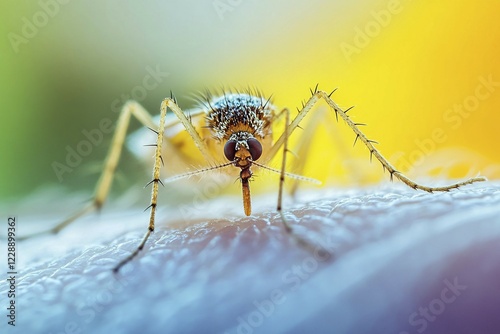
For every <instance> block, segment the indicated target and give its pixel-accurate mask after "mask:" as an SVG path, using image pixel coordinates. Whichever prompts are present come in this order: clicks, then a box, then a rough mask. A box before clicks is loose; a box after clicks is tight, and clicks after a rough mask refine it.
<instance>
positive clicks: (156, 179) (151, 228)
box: [113, 98, 176, 272]
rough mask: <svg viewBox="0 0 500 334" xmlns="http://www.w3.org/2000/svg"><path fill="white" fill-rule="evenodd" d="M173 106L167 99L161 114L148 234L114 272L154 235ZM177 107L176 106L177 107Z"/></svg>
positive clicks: (162, 106)
mask: <svg viewBox="0 0 500 334" xmlns="http://www.w3.org/2000/svg"><path fill="white" fill-rule="evenodd" d="M171 105H175V103H174V101H173V100H172V99H171V98H167V99H165V100H163V102H162V104H161V114H160V125H159V127H158V131H157V133H158V137H157V140H156V150H155V163H154V167H153V180H151V182H150V184H151V183H152V184H153V189H152V191H151V204H150V205H149V207H148V208H151V212H150V216H149V226H148V230H147V231H146V234H145V235H144V237H143V238H142V241H141V242H140V244H139V246H137V248H136V249H135V251H134V252H132V253H131V254H130V255H129V256H127V257H126V258H124V259H123V260H121V261H120V262H119V263H118V264H117V265H116V267H115V268H113V271H114V272H118V270H120V268H121V267H122V266H123V265H125V264H126V263H128V262H129V261H130V260H132V259H133V258H134V257H136V256H137V254H139V252H140V251H141V250H142V249H143V248H144V245H145V244H146V241H147V240H148V239H149V236H150V235H151V233H153V231H154V229H155V215H156V205H157V200H158V184H159V183H161V180H160V168H161V165H162V164H163V159H162V157H161V149H162V144H163V136H164V131H165V116H166V114H167V107H171ZM175 106H176V105H175Z"/></svg>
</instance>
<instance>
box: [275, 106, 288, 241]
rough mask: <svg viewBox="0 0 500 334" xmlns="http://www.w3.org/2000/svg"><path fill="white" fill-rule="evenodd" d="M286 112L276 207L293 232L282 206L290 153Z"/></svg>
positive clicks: (285, 224) (285, 223)
mask: <svg viewBox="0 0 500 334" xmlns="http://www.w3.org/2000/svg"><path fill="white" fill-rule="evenodd" d="M284 112H285V132H283V135H284V136H285V137H284V139H285V140H284V144H283V158H282V160H281V171H280V184H279V190H278V205H277V207H276V210H278V212H279V214H280V216H281V221H282V222H283V225H284V226H285V230H286V231H287V232H288V233H292V227H291V226H290V224H288V222H287V220H286V217H285V215H284V214H283V208H282V203H283V185H284V184H285V168H286V155H287V153H288V123H289V119H290V112H289V111H288V109H284Z"/></svg>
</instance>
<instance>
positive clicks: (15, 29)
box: [0, 0, 500, 205]
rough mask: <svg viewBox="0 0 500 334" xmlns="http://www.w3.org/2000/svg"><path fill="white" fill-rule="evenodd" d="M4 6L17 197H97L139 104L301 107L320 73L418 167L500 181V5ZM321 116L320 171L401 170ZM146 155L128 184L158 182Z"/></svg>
mask: <svg viewBox="0 0 500 334" xmlns="http://www.w3.org/2000/svg"><path fill="white" fill-rule="evenodd" d="M0 6H1V10H0V13H1V14H0V16H1V22H2V23H1V30H2V31H1V34H2V36H4V38H3V39H2V42H1V43H2V44H1V50H2V51H1V60H0V66H1V68H2V76H1V79H0V85H1V87H0V92H1V94H2V99H1V101H2V112H1V114H0V115H1V116H0V117H1V118H2V119H1V121H0V124H2V128H1V129H2V131H1V132H0V147H1V159H0V161H1V162H0V174H1V179H2V181H1V184H2V186H1V189H0V201H1V202H3V203H14V202H15V201H18V200H20V199H23V198H26V197H27V196H29V195H30V194H33V193H39V192H40V191H44V190H45V189H60V190H61V191H62V192H65V193H72V192H83V193H85V194H87V195H88V196H90V193H91V191H92V189H93V187H94V184H95V182H96V181H97V179H98V175H99V170H100V168H101V166H102V162H103V160H104V157H105V155H106V152H107V149H108V146H109V143H110V141H111V137H112V131H111V129H110V127H111V126H110V124H114V122H115V121H116V119H117V117H118V112H117V111H118V110H119V108H120V106H121V105H122V104H123V102H124V101H125V100H127V99H129V98H134V99H136V100H138V101H140V102H141V104H143V105H144V106H145V107H146V108H147V109H148V110H149V111H150V112H151V113H152V114H157V113H158V111H159V105H160V102H161V100H162V98H164V97H166V96H168V95H169V91H170V90H172V91H173V92H174V93H175V95H176V96H177V98H178V100H179V104H180V106H181V107H182V108H184V109H189V108H192V107H193V106H195V102H193V101H192V100H191V99H190V98H189V96H191V94H192V93H193V92H197V91H200V90H205V89H207V88H208V89H211V90H213V89H220V88H221V87H236V88H245V87H249V86H250V87H255V88H258V89H259V90H261V91H262V92H263V93H264V94H265V95H266V96H269V95H271V94H272V96H273V101H274V103H275V105H277V106H279V107H284V106H288V107H290V109H291V110H292V111H293V114H295V113H296V112H295V110H296V107H299V106H300V105H301V101H303V100H305V99H307V98H308V97H309V96H310V93H309V88H313V87H314V86H315V85H316V84H317V83H319V88H320V89H324V90H327V91H331V90H333V89H334V88H337V87H338V88H339V89H338V91H337V92H335V93H334V95H333V98H334V100H335V101H337V103H338V104H340V105H341V106H342V107H349V106H351V105H355V106H356V107H355V108H354V109H353V110H352V111H350V114H351V117H352V118H353V119H354V120H355V121H357V122H363V123H367V124H368V126H367V127H365V128H364V130H365V133H366V134H367V136H368V137H369V138H371V139H374V140H377V141H378V142H379V143H380V145H378V148H379V149H380V150H381V152H382V153H383V154H384V155H385V156H386V157H387V158H389V159H390V160H391V162H392V163H393V164H395V165H396V167H397V168H399V169H401V170H402V171H405V172H407V173H408V176H410V177H414V178H417V179H420V180H422V179H423V180H427V178H436V179H438V178H439V179H440V180H444V181H445V180H447V179H457V178H465V177H471V176H475V175H476V174H478V173H481V174H482V175H484V176H487V177H488V178H490V179H498V178H500V155H499V154H498V147H497V146H498V143H499V142H500V115H499V111H498V108H499V106H500V63H499V61H498V59H500V45H499V41H500V22H499V20H498V15H497V13H499V12H500V3H499V2H497V1H487V0H482V1H476V2H465V1H459V2H456V1H452V0H443V1H440V2H438V3H436V2H432V3H431V2H422V1H409V0H401V1H397V0H392V1H388V0H384V1H382V0H354V1H349V2H347V1H317V0H313V1H293V2H290V1H284V0H280V1H273V2H269V1H253V0H245V1H237V0H211V1H185V0H184V1H146V2H137V1H116V0H114V1H111V0H110V1H85V2H82V1H71V0H69V1H68V0H65V1H62V0H59V1H58V0H41V1H36V2H35V1H30V2H28V1H21V2H19V1H16V2H14V1H4V2H2V4H1V5H0ZM321 105H322V106H324V104H321ZM321 105H320V106H319V109H321ZM327 115H328V113H327ZM321 123H322V125H321V127H320V128H318V130H317V135H316V136H315V137H314V139H313V142H312V143H311V146H310V147H311V149H310V152H309V154H308V155H307V164H306V170H305V171H304V174H305V175H308V176H312V177H315V178H318V179H320V180H322V181H324V182H326V183H327V184H331V185H334V186H338V187H341V186H342V187H354V186H361V185H366V184H372V183H374V182H380V181H381V180H386V179H388V176H387V174H385V175H384V174H383V172H382V168H381V167H380V165H379V164H378V163H375V161H374V162H373V163H372V164H370V163H369V153H368V152H367V150H366V148H365V147H363V146H362V145H361V144H360V143H358V144H357V145H356V147H355V148H354V149H353V148H352V142H353V140H354V135H353V133H352V131H351V130H349V129H348V128H347V126H345V125H344V124H342V122H339V124H336V123H335V122H334V117H332V116H331V114H330V116H325V120H324V121H323V122H321ZM140 127H141V125H140V124H139V123H138V122H137V121H135V120H134V121H133V122H132V123H131V130H134V129H138V128H140ZM332 129H333V130H332ZM299 132H300V130H298V132H297V134H295V135H294V138H292V139H293V141H294V142H299V141H300V134H299ZM90 138H92V140H93V141H92V140H91V139H90ZM152 138H154V137H152ZM145 149H147V148H145ZM72 152H73V153H72ZM75 152H76V153H75ZM151 154H152V153H151ZM299 158H300V159H303V157H299ZM68 159H69V160H68ZM295 162H296V160H295ZM295 162H294V160H293V159H292V160H291V162H290V163H291V166H290V168H289V170H291V171H293V164H294V163H295ZM274 165H276V164H274ZM144 166H145V165H144V164H142V163H141V162H140V161H139V160H138V159H136V158H134V156H133V154H131V153H130V151H125V152H124V155H123V157H122V160H121V164H120V167H119V176H118V178H117V182H116V183H115V186H114V188H113V189H114V191H115V192H121V191H123V190H125V189H129V188H130V187H131V185H134V184H136V181H137V182H138V181H141V182H142V181H144V180H147V179H148V178H149V177H150V173H151V166H149V165H148V166H147V167H146V168H145V167H144ZM440 182H441V181H440ZM444 183H446V182H444ZM140 193H141V194H144V193H143V192H140ZM145 197H146V198H145V201H146V200H147V197H149V195H147V196H145ZM54 205H55V203H54Z"/></svg>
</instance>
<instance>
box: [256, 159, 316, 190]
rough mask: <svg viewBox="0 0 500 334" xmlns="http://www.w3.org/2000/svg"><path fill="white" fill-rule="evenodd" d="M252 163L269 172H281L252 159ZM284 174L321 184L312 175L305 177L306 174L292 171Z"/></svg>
mask: <svg viewBox="0 0 500 334" xmlns="http://www.w3.org/2000/svg"><path fill="white" fill-rule="evenodd" d="M252 164H254V165H257V166H259V167H260V168H264V169H267V170H269V171H271V172H274V173H277V174H281V171H280V170H278V169H274V168H271V167H268V166H266V165H261V164H259V163H257V162H255V161H252ZM285 176H286V177H289V178H291V179H295V180H299V181H305V182H311V183H314V184H321V181H319V180H316V179H313V178H312V177H307V176H302V175H298V174H293V173H287V172H285Z"/></svg>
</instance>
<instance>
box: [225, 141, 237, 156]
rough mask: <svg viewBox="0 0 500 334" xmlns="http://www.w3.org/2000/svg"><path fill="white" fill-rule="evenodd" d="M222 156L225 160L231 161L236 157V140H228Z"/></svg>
mask: <svg viewBox="0 0 500 334" xmlns="http://www.w3.org/2000/svg"><path fill="white" fill-rule="evenodd" d="M224 155H225V156H226V158H227V160H229V161H233V160H234V156H235V155H236V140H228V141H227V142H226V145H224Z"/></svg>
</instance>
